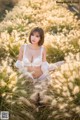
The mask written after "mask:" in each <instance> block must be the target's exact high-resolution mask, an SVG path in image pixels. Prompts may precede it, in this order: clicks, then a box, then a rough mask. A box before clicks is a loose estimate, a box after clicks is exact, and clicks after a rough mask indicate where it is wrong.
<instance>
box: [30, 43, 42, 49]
mask: <svg viewBox="0 0 80 120" xmlns="http://www.w3.org/2000/svg"><path fill="white" fill-rule="evenodd" d="M30 47H31V48H32V49H39V48H40V47H39V46H38V45H37V44H30Z"/></svg>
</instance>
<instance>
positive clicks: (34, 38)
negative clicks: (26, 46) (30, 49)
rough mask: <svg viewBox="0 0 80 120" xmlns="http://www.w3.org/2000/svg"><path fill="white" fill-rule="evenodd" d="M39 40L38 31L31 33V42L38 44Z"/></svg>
mask: <svg viewBox="0 0 80 120" xmlns="http://www.w3.org/2000/svg"><path fill="white" fill-rule="evenodd" d="M39 40H40V35H39V33H38V32H33V33H32V35H31V43H32V44H38V42H39Z"/></svg>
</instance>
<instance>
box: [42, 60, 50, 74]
mask: <svg viewBox="0 0 80 120" xmlns="http://www.w3.org/2000/svg"><path fill="white" fill-rule="evenodd" d="M41 70H42V72H43V74H48V72H49V63H48V62H47V61H45V62H42V65H41Z"/></svg>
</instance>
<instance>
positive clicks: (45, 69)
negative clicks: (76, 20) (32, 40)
mask: <svg viewBox="0 0 80 120" xmlns="http://www.w3.org/2000/svg"><path fill="white" fill-rule="evenodd" d="M41 70H42V72H43V73H44V74H47V73H48V71H49V63H48V62H47V60H46V48H45V47H43V53H42V65H41Z"/></svg>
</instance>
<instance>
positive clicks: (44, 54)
mask: <svg viewBox="0 0 80 120" xmlns="http://www.w3.org/2000/svg"><path fill="white" fill-rule="evenodd" d="M42 61H43V62H45V61H46V48H45V47H43V52H42Z"/></svg>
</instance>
